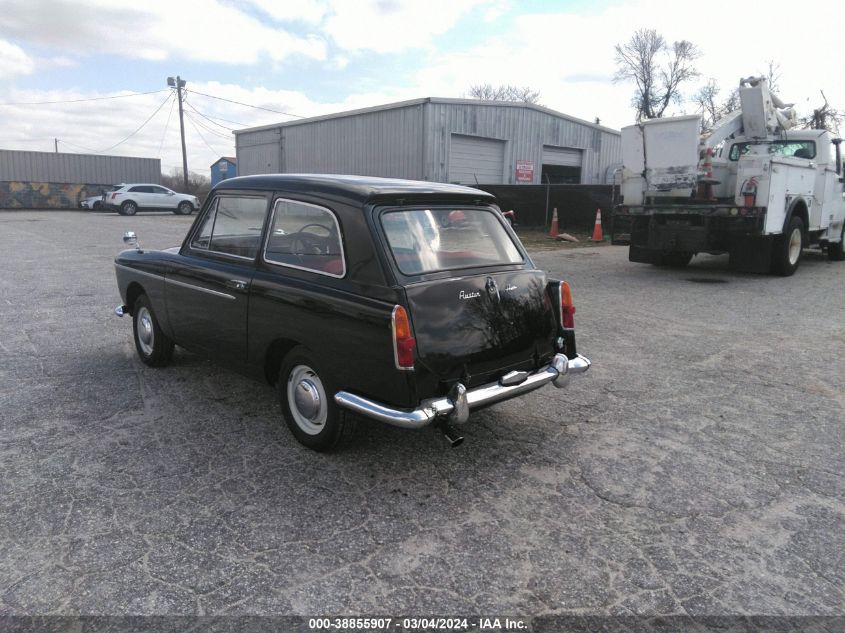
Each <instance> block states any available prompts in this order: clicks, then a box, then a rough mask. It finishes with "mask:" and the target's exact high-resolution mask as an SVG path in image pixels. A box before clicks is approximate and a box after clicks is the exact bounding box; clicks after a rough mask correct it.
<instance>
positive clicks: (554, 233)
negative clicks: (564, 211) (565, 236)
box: [549, 207, 557, 240]
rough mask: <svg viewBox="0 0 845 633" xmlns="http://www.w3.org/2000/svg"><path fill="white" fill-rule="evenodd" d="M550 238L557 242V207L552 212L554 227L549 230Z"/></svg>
mask: <svg viewBox="0 0 845 633" xmlns="http://www.w3.org/2000/svg"><path fill="white" fill-rule="evenodd" d="M549 237H550V238H552V239H555V240H556V239H557V207H555V208H554V211H552V226H551V228H550V229H549Z"/></svg>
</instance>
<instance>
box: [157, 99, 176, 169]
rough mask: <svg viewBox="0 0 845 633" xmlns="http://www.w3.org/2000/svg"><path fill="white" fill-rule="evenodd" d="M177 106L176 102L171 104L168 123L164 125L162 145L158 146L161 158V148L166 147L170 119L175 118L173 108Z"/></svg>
mask: <svg viewBox="0 0 845 633" xmlns="http://www.w3.org/2000/svg"><path fill="white" fill-rule="evenodd" d="M174 105H176V102H175V101H171V102H170V110H168V112H167V122H166V123H165V124H164V132H162V134H161V143H159V145H158V155H159V156H161V148H162V147H164V139H165V137H166V136H167V127H168V126H169V125H170V117H171V116H173V106H174Z"/></svg>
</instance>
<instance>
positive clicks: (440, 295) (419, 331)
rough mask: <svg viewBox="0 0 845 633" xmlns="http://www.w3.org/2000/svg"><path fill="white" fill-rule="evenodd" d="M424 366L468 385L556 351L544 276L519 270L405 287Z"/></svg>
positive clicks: (528, 364)
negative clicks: (553, 349) (553, 350)
mask: <svg viewBox="0 0 845 633" xmlns="http://www.w3.org/2000/svg"><path fill="white" fill-rule="evenodd" d="M406 296H407V299H408V305H409V308H410V314H411V321H412V323H413V328H414V334H415V336H416V341H417V357H418V359H419V364H420V365H421V366H423V367H425V368H426V369H428V370H429V371H430V372H432V373H433V374H435V375H436V376H437V377H438V379H440V380H442V381H446V382H450V381H454V380H461V381H466V382H467V383H468V386H472V385H475V384H479V383H482V382H486V381H489V380H492V379H495V377H496V376H497V375H501V374H502V373H504V372H506V371H509V370H511V369H516V368H518V369H527V368H533V366H534V365H535V364H536V362H537V361H538V359H539V358H540V357H541V356H545V355H547V354H548V353H550V352H551V350H552V348H553V341H554V337H555V335H556V333H557V328H556V322H555V314H554V312H553V310H552V306H551V302H550V300H549V298H548V295H547V293H546V275H545V273H543V272H542V271H536V270H519V271H508V272H496V273H490V274H477V275H471V276H463V277H455V278H449V279H437V280H432V281H423V282H419V283H415V284H411V285H408V286H406Z"/></svg>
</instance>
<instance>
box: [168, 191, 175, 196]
mask: <svg viewBox="0 0 845 633" xmlns="http://www.w3.org/2000/svg"><path fill="white" fill-rule="evenodd" d="M167 195H168V196H175V195H176V194H175V193H173V192H172V191H168V192H167Z"/></svg>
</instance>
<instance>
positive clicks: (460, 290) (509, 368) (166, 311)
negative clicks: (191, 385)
mask: <svg viewBox="0 0 845 633" xmlns="http://www.w3.org/2000/svg"><path fill="white" fill-rule="evenodd" d="M455 211H460V216H461V219H462V221H461V222H460V223H455V222H452V221H450V220H449V218H450V217H452V218H454V217H455ZM124 240H125V241H127V242H128V243H129V244H131V245H134V246H135V250H127V251H124V252H122V253H120V255H118V256H117V258H116V259H115V266H116V272H117V283H118V287H119V289H120V295H121V297H122V299H123V305H121V306H119V307H117V308H116V309H115V313H116V314H117V315H118V316H123V315H124V314H130V315H132V324H133V332H134V338H135V346H136V348H137V351H138V354H139V356H140V357H141V360H142V361H143V362H144V363H146V364H147V365H150V366H154V367H158V366H163V365H166V364H167V363H168V362H169V361H170V359H171V356H172V353H173V346H174V344H176V345H179V346H180V347H184V348H186V349H188V350H192V351H195V352H198V353H201V354H205V355H207V356H211V357H214V358H216V359H218V360H220V361H222V362H225V363H226V364H228V365H229V366H232V367H235V368H238V369H240V370H243V371H246V372H249V373H252V374H255V375H257V376H260V377H262V378H263V379H266V380H268V381H270V382H271V383H277V384H278V390H279V396H280V399H281V405H282V413H283V415H284V418H285V421H286V422H287V425H288V426H289V427H290V430H291V431H292V432H293V434H294V436H296V438H297V439H298V440H299V441H300V442H302V443H303V444H305V445H306V446H309V447H311V448H313V449H317V450H324V449H328V448H331V447H332V446H334V444H335V443H336V442H337V440H338V438H339V437H341V435H342V432H343V430H344V425H346V424H348V419H347V415H346V414H348V413H349V412H354V413H357V414H362V415H364V416H368V417H370V418H373V419H375V420H379V421H381V422H385V423H388V424H392V425H395V426H400V427H405V428H420V427H423V426H427V425H430V424H434V425H435V426H438V427H439V428H441V429H442V430H443V431H444V433H445V434H446V437H447V438H449V439H450V441H451V442H452V443H453V444H454V445H457V444H458V443H460V441H461V437H460V436H459V434H458V432H457V431H456V429H455V427H454V425H455V424H462V423H464V422H465V421H466V420H467V418H468V415H469V411H470V409H475V408H480V407H483V406H486V405H489V404H492V403H494V402H498V401H501V400H504V399H507V398H511V397H514V396H518V395H520V394H523V393H526V392H528V391H531V390H533V389H537V388H538V387H541V386H542V385H545V384H546V383H549V382H551V383H553V384H554V385H555V386H558V387H562V386H564V385H565V384H566V383H567V381H568V380H569V378H570V376H572V375H573V374H578V373H582V372H584V371H586V370H587V369H588V368H589V366H590V362H589V360H587V359H586V358H584V357H583V356H581V355H579V354H578V353H577V352H576V349H575V334H574V329H573V323H572V320H573V313H574V311H575V308H574V306H573V305H572V298H571V292H570V289H569V286H568V284H566V283H565V282H558V281H553V280H549V279H547V278H546V274H545V273H544V272H543V271H541V270H537V268H536V267H535V266H534V264H533V262H532V261H531V258H530V257H529V256H528V254H527V253H526V252H525V250H524V248H523V246H522V244H521V243H520V241H519V240H518V239H517V237H516V235H515V234H514V232H513V230H512V229H511V228H510V227H509V225H508V223H507V221H506V220H505V219H504V218H503V216H502V214H501V213H500V211H499V209H498V207H497V206H496V204H495V199H494V198H493V197H492V196H491V195H490V194H488V193H486V192H483V191H479V190H476V189H471V188H468V187H461V186H455V185H443V184H436V183H430V182H415V181H406V180H390V179H383V178H364V177H357V176H330V175H266V176H247V177H240V178H232V179H229V180H225V181H223V182H222V183H220V184H219V185H218V186H217V187H215V189H214V190H213V191H212V192H211V194H210V195H209V197H208V200H207V201H206V203H205V205H204V206H203V208H202V211H201V212H200V213H199V214H198V216H197V218H196V220H195V222H194V223H193V226H192V227H191V229H190V231H189V232H188V235H187V236H186V238H185V240H184V242H183V243H182V245H181V246H180V247H175V248H170V249H167V250H164V251H144V250H141V249H140V247H139V246H138V244H137V239H136V238H135V236H134V234H131V233H128V234H127V236H126V237H125V238H124Z"/></svg>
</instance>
